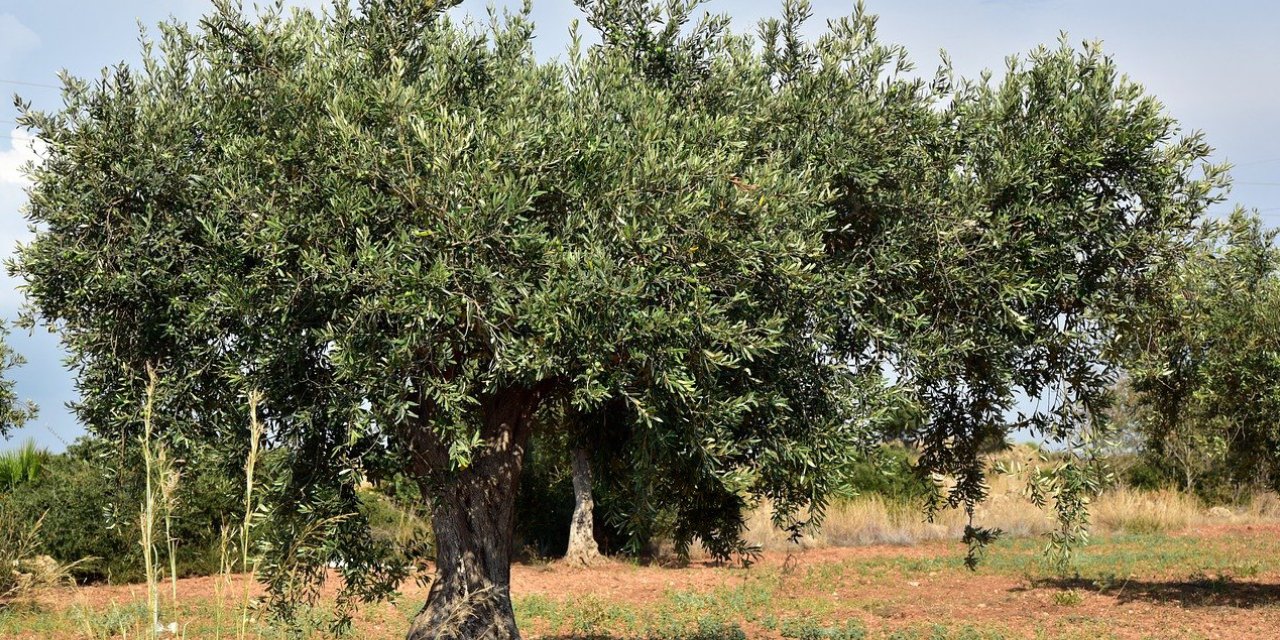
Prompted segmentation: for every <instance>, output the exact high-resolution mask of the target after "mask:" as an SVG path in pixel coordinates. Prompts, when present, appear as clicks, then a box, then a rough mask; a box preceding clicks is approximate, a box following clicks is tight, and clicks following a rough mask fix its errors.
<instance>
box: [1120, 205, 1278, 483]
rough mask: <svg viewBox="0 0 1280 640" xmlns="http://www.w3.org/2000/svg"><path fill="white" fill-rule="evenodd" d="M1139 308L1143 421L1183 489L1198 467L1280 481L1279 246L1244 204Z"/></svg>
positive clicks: (1249, 479) (1137, 368)
mask: <svg viewBox="0 0 1280 640" xmlns="http://www.w3.org/2000/svg"><path fill="white" fill-rule="evenodd" d="M1168 283H1169V284H1168V286H1167V287H1164V288H1162V289H1161V290H1160V292H1159V294H1158V295H1156V296H1153V297H1152V298H1151V299H1149V300H1148V301H1147V304H1146V305H1144V306H1143V307H1142V314H1143V315H1144V317H1145V318H1146V321H1145V322H1144V323H1143V325H1142V330H1141V331H1137V332H1135V333H1134V334H1133V336H1132V340H1133V345H1132V347H1133V353H1132V359H1131V361H1130V362H1128V363H1127V366H1128V368H1129V369H1131V372H1132V373H1131V375H1132V386H1133V389H1134V391H1135V392H1136V394H1135V405H1136V407H1135V408H1136V409H1138V411H1139V415H1140V417H1141V418H1142V419H1141V420H1140V421H1139V422H1140V424H1139V425H1138V428H1139V429H1140V430H1141V433H1142V435H1143V439H1144V441H1145V442H1146V443H1147V446H1148V447H1150V448H1151V453H1152V454H1153V457H1154V458H1155V459H1156V461H1158V462H1159V461H1164V463H1165V465H1167V466H1169V467H1171V469H1170V471H1172V472H1174V473H1175V474H1176V475H1177V476H1178V479H1179V480H1180V481H1181V483H1182V484H1183V486H1184V488H1186V489H1187V490H1189V491H1190V490H1196V489H1200V490H1205V489H1208V487H1200V486H1197V485H1198V483H1199V480H1200V479H1201V476H1207V477H1218V478H1221V480H1223V481H1225V482H1226V483H1229V484H1232V485H1235V486H1237V487H1241V486H1243V487H1254V486H1257V485H1262V486H1266V487H1269V488H1272V489H1280V425H1278V424H1277V423H1276V419H1275V417H1276V415H1278V414H1280V383H1278V382H1277V381H1280V248H1278V247H1277V246H1276V232H1275V231H1274V230H1267V229H1265V228H1264V227H1263V226H1262V222H1261V220H1260V219H1258V218H1257V217H1256V216H1251V215H1248V214H1246V213H1244V212H1243V211H1237V212H1235V213H1234V214H1233V215H1232V216H1231V217H1230V218H1228V219H1226V220H1221V221H1214V222H1212V223H1209V224H1206V225H1205V226H1204V228H1203V229H1201V230H1200V232H1199V234H1198V235H1197V238H1196V242H1195V244H1194V246H1193V250H1192V251H1191V252H1190V253H1189V254H1188V256H1187V258H1186V259H1185V260H1184V261H1182V262H1180V263H1179V264H1177V265H1176V267H1175V268H1174V269H1172V273H1171V274H1170V277H1169V280H1168Z"/></svg>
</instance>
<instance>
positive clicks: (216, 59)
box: [14, 1, 878, 638]
mask: <svg viewBox="0 0 1280 640" xmlns="http://www.w3.org/2000/svg"><path fill="white" fill-rule="evenodd" d="M531 34H532V30H531V25H530V24H529V22H528V21H527V19H526V17H525V15H523V14H517V15H508V16H506V17H505V18H495V19H494V21H493V24H492V30H491V32H489V33H473V32H472V31H470V30H468V29H464V28H461V27H459V26H457V25H455V24H453V23H452V22H451V21H450V20H449V19H448V18H447V17H446V16H445V15H444V14H443V13H442V12H441V10H440V9H439V8H438V7H435V6H433V5H432V3H421V2H393V1H382V2H372V1H371V2H367V3H363V4H362V6H361V7H360V8H359V10H349V9H347V8H346V7H345V6H343V5H341V4H340V5H338V6H336V7H335V8H334V10H333V13H332V15H317V14H314V13H309V12H296V13H291V14H289V15H284V14H282V13H281V12H280V11H268V12H266V13H264V14H263V15H260V16H248V15H245V14H242V13H241V12H240V11H239V10H238V9H236V8H234V7H232V6H230V5H229V4H227V3H220V4H219V5H218V7H217V9H216V10H215V11H214V12H213V13H212V14H211V15H210V16H208V17H207V18H205V19H204V20H203V21H202V22H201V23H200V26H199V28H198V29H194V30H193V29H188V28H186V27H183V26H181V25H176V24H166V25H162V27H161V29H160V35H159V39H158V42H156V43H155V44H154V45H152V44H148V47H147V50H148V55H147V56H146V57H145V60H144V63H143V65H142V68H141V69H132V68H127V67H123V66H121V67H117V68H115V69H113V70H111V71H109V72H107V73H105V74H104V75H103V77H102V78H101V79H100V80H97V81H94V82H88V81H83V80H78V79H73V78H67V79H66V89H65V92H64V95H65V100H66V106H65V107H64V108H63V109H62V110H61V111H59V112H57V113H48V114H45V113H36V112H27V113H25V114H24V115H23V116H22V118H23V122H24V123H25V124H27V125H28V126H31V127H33V128H34V129H35V130H36V131H37V132H38V135H39V136H40V138H41V139H42V140H45V141H47V142H48V143H49V145H50V146H49V151H48V154H47V157H46V158H45V160H44V161H43V163H42V164H41V165H40V166H39V167H38V168H36V170H35V171H34V173H33V179H34V186H33V187H32V189H31V204H30V211H31V213H30V218H31V220H32V221H33V222H36V223H37V224H39V225H40V231H39V233H38V235H37V237H36V239H35V240H34V241H33V242H32V243H31V244H30V245H28V246H26V247H24V248H23V249H22V251H21V253H20V255H19V257H18V259H17V261H16V263H15V266H14V269H15V271H16V272H17V273H18V274H20V275H21V276H22V277H23V278H25V279H26V281H27V293H28V296H29V298H30V300H31V302H32V304H33V306H34V309H35V311H34V314H33V317H32V320H33V321H36V320H37V319H39V320H43V321H45V322H48V323H51V324H53V325H54V326H55V327H56V329H57V330H58V331H59V332H60V334H61V336H62V339H63V340H64V342H65V343H66V344H67V346H68V347H69V349H70V351H71V353H72V357H73V359H74V363H75V365H76V367H77V384H78V387H79V389H80V391H81V394H82V398H83V399H82V401H81V402H80V403H79V405H78V406H77V410H78V411H79V414H80V415H81V417H82V418H83V419H84V420H85V422H86V423H87V424H88V425H89V426H90V428H92V429H93V430H95V431H98V432H102V433H110V434H120V433H122V432H123V433H129V432H132V431H135V430H137V429H138V428H139V420H138V416H137V407H138V405H139V404H140V399H141V397H142V394H143V389H144V386H145V379H146V370H147V369H148V367H154V368H155V369H156V370H157V371H158V372H159V375H160V377H161V378H162V383H161V385H160V389H159V391H158V397H157V398H156V401H155V422H156V431H157V433H158V434H161V433H162V434H167V436H166V437H169V438H171V439H172V440H174V441H175V442H178V443H181V442H200V443H206V444H207V443H211V442H221V443H224V444H223V445H222V446H223V447H224V448H225V449H227V450H229V451H236V450H240V451H243V450H244V449H245V448H247V446H248V445H247V443H248V441H249V436H248V432H247V431H248V428H249V427H248V422H249V421H248V416H247V408H246V405H247V400H246V397H247V395H248V394H250V393H253V394H255V396H256V395H258V394H260V395H261V401H260V402H259V403H258V404H257V407H258V411H259V414H260V415H259V416H258V417H259V418H260V419H261V420H262V422H263V423H264V424H265V425H266V426H267V442H268V445H267V446H269V447H271V448H272V449H274V450H276V452H277V453H278V454H279V456H280V458H281V459H282V461H281V462H280V464H281V465H282V466H283V467H284V469H285V470H286V471H285V473H283V474H282V477H281V479H280V480H279V482H278V483H277V484H275V485H273V486H271V487H269V488H268V496H267V503H266V504H265V505H264V510H265V513H266V515H267V517H268V518H269V519H270V522H269V523H268V525H267V526H264V527H263V531H264V533H263V537H264V538H265V542H266V544H267V546H268V550H269V551H273V552H274V554H273V555H270V556H269V559H268V560H267V561H265V563H264V568H265V571H266V574H267V577H268V582H269V587H270V589H271V592H272V594H273V595H275V596H277V597H281V598H283V599H285V600H286V602H287V601H288V600H290V599H292V598H294V597H297V596H301V595H306V594H307V593H308V590H307V589H306V588H300V587H299V586H298V585H295V584H290V583H288V582H287V581H286V578H288V577H291V576H292V577H295V578H296V577H299V576H302V577H311V578H318V577H320V576H321V575H323V573H322V571H323V567H324V563H325V561H327V560H334V559H337V560H341V561H342V562H341V566H343V567H344V568H343V569H342V571H343V573H344V577H345V585H346V588H347V591H348V592H349V593H351V594H356V593H360V594H364V595H381V594H385V593H386V592H387V589H389V588H391V587H390V585H393V584H394V582H395V581H396V580H397V579H399V578H400V577H402V571H401V569H400V568H398V567H395V566H391V565H387V564H385V563H383V562H381V561H380V559H379V558H378V557H377V554H375V553H373V552H374V551H376V549H374V548H372V547H371V546H370V545H369V544H367V542H366V541H365V540H364V537H363V532H364V529H365V527H364V526H363V523H362V522H361V521H360V519H359V517H358V516H354V515H352V514H354V513H356V508H355V506H356V500H357V494H356V492H355V488H356V486H357V483H358V480H359V478H358V477H357V476H358V473H355V472H360V473H364V474H375V473H378V472H379V471H380V470H385V469H394V470H399V471H403V472H405V473H407V474H409V475H411V476H412V477H414V478H415V479H416V480H417V482H418V483H419V484H420V486H421V489H422V494H423V495H424V496H428V497H429V499H430V502H431V504H430V509H431V514H432V520H433V526H434V529H435V553H436V562H437V568H438V569H437V574H436V576H435V580H434V582H433V584H432V587H431V591H430V595H429V599H428V603H427V605H426V607H425V608H424V609H423V611H422V613H421V614H420V615H419V616H418V617H417V619H416V620H415V621H414V623H413V626H412V629H411V631H410V636H411V637H414V638H437V637H458V638H499V637H504V638H505V637H516V636H517V632H516V630H515V622H514V617H513V613H512V610H511V601H510V595H509V560H510V557H509V555H510V546H511V532H512V527H513V513H514V511H513V500H514V497H515V491H516V486H517V479H518V476H519V474H520V470H521V464H522V460H523V454H524V450H525V446H526V443H527V442H528V440H529V437H530V435H531V432H532V430H533V428H534V425H535V424H537V420H536V416H537V414H538V412H539V411H540V410H542V409H544V408H547V407H552V406H555V405H568V406H571V407H576V408H578V409H582V410H590V409H593V408H596V407H599V406H602V405H603V404H604V403H606V402H608V401H610V400H618V401H620V402H621V404H622V405H623V406H624V412H625V414H626V415H628V416H629V417H630V424H628V425H626V431H627V433H626V436H625V437H626V438H627V439H628V441H629V442H630V443H632V444H633V446H632V447H631V450H630V451H629V454H628V455H632V456H634V457H635V459H636V461H637V462H636V468H637V469H638V470H640V471H642V472H644V473H647V474H649V475H650V476H651V477H655V476H661V477H663V478H664V479H665V483H666V484H665V490H666V495H668V496H669V497H670V498H671V499H672V500H674V501H676V502H677V503H678V504H676V505H675V509H676V511H677V512H678V513H679V514H680V515H681V516H682V517H683V524H682V525H681V527H680V529H679V535H680V536H681V537H682V538H683V539H684V540H685V541H686V544H687V540H689V539H692V538H694V537H697V538H700V539H701V540H702V541H703V542H704V543H705V544H706V545H707V546H708V548H710V549H712V550H713V551H715V552H716V553H720V554H728V553H731V552H732V551H735V550H737V549H739V548H740V543H739V542H738V538H739V535H738V534H739V533H740V531H741V528H742V521H743V515H742V514H743V512H744V510H745V509H746V508H747V507H748V506H749V505H750V504H751V502H750V501H751V500H754V499H755V498H757V497H765V498H768V499H770V500H771V502H772V504H774V505H775V506H776V507H777V508H778V509H779V514H780V515H779V517H780V521H783V520H788V519H790V518H791V516H795V517H799V515H800V514H799V509H800V507H801V506H818V507H820V505H821V504H822V502H821V501H822V496H823V495H825V493H826V492H827V491H828V490H829V486H828V484H829V483H830V482H831V479H830V474H828V473H826V472H824V469H828V468H833V467H834V466H835V465H834V464H832V463H833V462H834V459H835V457H837V456H839V455H841V454H842V450H843V447H845V446H846V444H845V443H847V442H848V441H849V440H850V439H851V435H850V434H851V432H853V431H854V430H856V429H857V428H858V423H857V422H856V421H853V420H849V419H847V418H848V416H849V415H850V411H849V410H848V408H849V407H850V406H851V405H852V403H853V400H854V399H855V398H857V397H859V395H860V392H859V391H858V389H859V388H860V387H868V388H871V387H873V386H874V385H873V384H872V382H860V380H861V379H862V378H861V377H857V376H853V375H851V374H850V372H849V370H848V369H847V368H846V367H845V366H844V365H843V364H842V363H840V362H837V361H835V360H833V359H831V358H829V357H825V354H823V353H822V351H821V345H822V344H823V340H822V339H821V337H820V336H818V335H817V334H816V332H817V331H818V330H819V327H817V326H815V325H814V323H813V322H812V321H811V314H809V313H807V312H806V311H805V303H806V302H809V301H815V300H822V299H824V297H826V296H828V293H827V291H826V287H825V274H824V272H823V271H822V270H821V269H820V268H818V264H819V263H820V262H821V261H822V260H823V259H824V256H825V252H824V234H825V231H826V229H827V228H828V226H829V215H828V209H827V207H826V202H825V201H826V198H827V195H828V194H827V193H826V190H825V188H824V187H823V186H822V184H821V183H820V182H815V181H814V180H812V179H811V176H810V175H809V174H808V172H806V171H796V170H794V168H793V167H792V166H790V162H789V159H788V158H785V157H783V156H782V155H780V154H776V153H774V152H772V151H771V150H770V149H768V148H766V147H764V146H762V145H761V144H760V143H759V142H757V141H753V140H751V139H750V138H749V137H748V135H747V134H748V133H749V132H750V131H752V130H753V129H754V128H755V126H756V124H757V123H755V122H753V121H751V120H750V119H749V116H748V115H746V114H744V115H743V116H739V117H721V116H720V115H719V114H718V113H713V112H711V111H708V110H704V109H700V108H696V106H695V105H689V104H686V103H678V102H677V100H676V97H675V96H674V95H673V91H672V90H671V89H668V88H664V87H659V86H656V85H651V84H647V83H638V82H635V76H636V74H635V71H634V68H633V65H632V64H631V60H629V59H627V58H624V57H622V56H619V55H616V52H614V51H611V50H606V49H597V50H592V51H589V52H587V51H578V52H574V53H572V54H571V58H570V60H569V61H568V62H566V63H563V64H559V63H542V62H539V61H537V60H535V59H534V57H533V54H532V51H531V48H530V46H529V43H530V38H531ZM735 55H745V49H744V50H742V51H740V52H738V53H737V54H735ZM757 73H758V74H759V75H760V76H761V80H760V81H758V82H757V83H756V87H755V89H754V90H755V91H762V90H764V89H766V88H767V84H764V82H763V80H762V79H763V72H757ZM877 376H878V374H867V375H866V376H863V377H865V378H867V379H868V380H871V379H874V378H875V377H877ZM312 539H316V540H318V539H323V540H325V541H326V542H325V544H324V545H322V546H321V547H320V548H319V549H312V548H308V546H307V545H306V544H298V542H299V541H301V542H305V541H308V540H312Z"/></svg>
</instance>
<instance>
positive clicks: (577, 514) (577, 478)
mask: <svg viewBox="0 0 1280 640" xmlns="http://www.w3.org/2000/svg"><path fill="white" fill-rule="evenodd" d="M593 508H595V500H594V499H593V498H592V495H591V456H590V455H589V454H588V453H587V450H586V449H583V448H581V447H578V448H575V449H574V450H573V521H572V522H571V523H570V525H569V550H568V552H566V553H565V556H564V558H565V561H567V562H569V563H572V564H579V565H583V566H590V565H592V564H596V563H598V562H599V561H600V560H601V556H600V546H599V545H597V544H596V534H595V521H594V519H593V518H592V513H591V511H592V509H593Z"/></svg>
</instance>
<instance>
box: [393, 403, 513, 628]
mask: <svg viewBox="0 0 1280 640" xmlns="http://www.w3.org/2000/svg"><path fill="white" fill-rule="evenodd" d="M537 401H538V394H537V393H536V392H533V391H527V390H515V391H509V392H505V393H502V394H496V395H494V396H492V397H490V398H486V399H484V400H482V402H481V406H480V410H481V415H482V416H483V420H484V426H483V431H482V436H483V437H484V438H485V444H486V446H485V447H483V448H482V449H481V450H479V451H478V452H476V456H475V457H474V458H473V460H472V461H471V464H470V466H468V467H467V468H466V469H461V470H456V471H453V472H449V473H447V474H446V475H444V476H443V477H444V480H443V481H431V480H429V479H424V480H423V481H422V490H423V494H424V495H428V496H430V498H431V499H432V510H431V518H432V528H433V529H434V530H435V535H436V576H435V579H434V581H433V582H432V584H431V591H430V593H429V595H428V596H427V603H426V605H425V606H423V608H422V610H421V611H420V612H419V613H418V615H417V616H416V617H415V618H414V620H413V624H412V625H410V628H409V634H408V639H409V640H519V638H520V633H519V631H517V630H516V619H515V613H514V611H513V610H512V608H511V546H512V535H513V531H514V528H515V496H516V487H517V486H518V483H519V479H520V469H521V466H522V464H523V462H524V454H525V449H526V445H527V443H528V440H529V428H530V424H529V421H530V418H531V416H532V413H533V411H534V409H536V407H537ZM423 441H424V440H419V442H423ZM428 444H431V445H434V446H429V447H425V448H420V449H419V451H420V452H421V454H422V455H421V456H420V458H419V460H420V462H421V463H422V464H423V465H424V468H429V469H431V470H432V472H433V473H431V474H429V475H431V476H434V477H436V478H439V477H441V475H440V474H439V472H438V470H439V469H447V468H448V467H447V465H448V452H447V448H444V447H443V443H428ZM424 449H425V450H424ZM442 465H444V466H442Z"/></svg>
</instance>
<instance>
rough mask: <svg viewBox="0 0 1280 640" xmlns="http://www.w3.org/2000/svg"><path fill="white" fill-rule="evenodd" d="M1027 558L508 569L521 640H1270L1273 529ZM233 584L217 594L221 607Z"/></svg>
mask: <svg viewBox="0 0 1280 640" xmlns="http://www.w3.org/2000/svg"><path fill="white" fill-rule="evenodd" d="M1040 544H1042V543H1041V542H1039V541H1034V540H1026V541H1015V542H1010V543H1002V546H1000V547H997V548H995V549H993V550H992V552H991V554H990V555H989V557H988V560H987V562H986V564H984V565H983V566H982V567H981V568H979V570H977V571H976V572H970V571H967V570H965V569H963V567H962V566H961V562H960V559H961V557H962V555H963V552H964V549H963V547H962V545H960V544H959V543H958V542H939V543H930V544H922V545H919V546H912V547H899V546H872V547H857V548H825V549H808V550H797V551H795V552H793V553H768V554H765V555H764V556H763V557H762V558H761V559H760V561H759V562H757V563H756V564H754V565H753V566H752V567H750V568H746V569H744V568H741V567H728V566H717V565H715V564H713V563H710V562H705V561H697V562H692V563H690V564H689V565H687V566H684V567H679V568H670V567H662V566H640V565H637V564H631V563H622V562H613V563H610V564H606V565H604V566H597V567H591V568H578V567H569V566H565V565H560V564H556V563H552V564H545V565H531V564H518V565H516V566H515V567H514V568H513V572H512V573H513V575H512V591H513V596H514V598H515V601H516V608H517V613H518V615H519V616H520V617H521V624H522V627H523V629H524V631H525V635H526V636H527V637H534V638H537V637H543V638H568V637H587V636H590V637H604V638H624V637H642V636H646V635H654V634H653V632H652V631H651V629H653V628H656V627H654V625H655V624H661V623H663V621H664V620H668V619H677V618H678V619H686V618H687V620H690V621H697V620H701V619H702V618H704V617H707V616H711V617H713V618H715V619H717V620H726V621H729V622H732V623H733V624H734V625H737V626H738V627H739V628H741V629H742V630H743V631H744V632H745V634H746V636H747V637H749V638H757V637H761V638H779V637H787V635H788V634H786V628H785V622H786V621H787V620H792V619H804V620H808V621H811V626H818V627H821V626H827V625H843V624H846V623H847V622H848V621H850V620H852V621H856V622H855V624H858V625H859V627H860V628H862V629H864V630H865V632H866V637H871V638H876V637H892V638H917V637H918V638H930V639H932V638H944V639H945V638H953V637H954V638H961V637H963V638H970V637H974V638H979V637H980V638H1089V639H1090V640H1093V639H1095V638H1120V639H1126V640H1127V639H1139V638H1161V639H1163V638H1223V639H1228V640H1233V639H1241V640H1243V639H1246V638H1249V639H1253V638H1280V525H1249V526H1243V525H1235V526H1232V525H1222V526H1213V527H1203V528H1197V529H1194V530H1190V531H1187V532H1183V533H1180V534H1170V535H1149V536H1129V537H1125V536H1119V537H1116V538H1114V539H1108V540H1102V541H1099V542H1098V543H1097V544H1095V545H1094V546H1092V547H1090V548H1089V550H1088V551H1086V553H1085V555H1084V556H1082V560H1081V561H1080V563H1079V564H1078V568H1077V570H1076V572H1075V573H1074V574H1071V575H1069V576H1068V577H1061V576H1060V575H1058V574H1054V573H1051V572H1048V571H1046V570H1045V569H1043V565H1042V564H1041V563H1040V561H1039V558H1040V554H1039V551H1038V548H1039V547H1038V545H1040ZM216 584H217V579H216V578H191V579H184V580H180V581H179V583H178V592H179V593H178V602H180V603H183V605H182V606H183V608H184V609H185V610H186V611H187V614H186V615H187V616H188V617H189V618H204V619H205V620H204V621H203V622H201V623H197V624H194V625H193V624H191V623H190V622H188V623H187V624H188V627H189V628H188V631H187V634H186V637H188V638H200V637H212V636H211V635H209V636H206V633H207V631H202V629H206V628H207V625H208V624H210V623H208V620H207V619H208V618H210V617H211V615H212V614H210V613H209V611H211V610H215V609H216V607H214V606H213V605H212V604H210V603H213V602H215V598H216V593H217V590H216V588H215V585H216ZM242 584H243V583H237V584H234V585H232V588H231V589H229V590H227V589H224V594H226V596H225V597H226V598H229V599H230V602H234V601H235V600H234V599H235V597H236V596H238V595H239V594H240V593H241V592H240V589H241V585H242ZM167 589H168V587H167V585H165V590H166V592H167ZM332 590H333V586H332V585H330V586H329V587H328V588H327V589H326V594H325V595H326V597H327V596H330V595H331V594H332ZM254 591H255V592H256V587H254ZM425 595H426V591H425V589H424V588H423V587H421V586H419V585H415V584H412V583H409V584H406V585H405V586H404V588H403V589H402V596H401V597H400V598H398V599H396V600H395V601H394V602H391V603H382V604H375V605H368V606H366V607H364V608H362V609H361V610H360V612H359V614H358V615H357V616H356V619H355V625H356V629H357V633H356V635H355V637H359V638H363V639H368V640H373V639H381V638H396V637H402V634H403V632H404V629H405V628H406V626H407V623H408V620H409V619H410V618H411V617H412V615H413V613H414V611H415V610H416V608H417V607H418V606H419V605H420V603H421V602H422V600H423V598H425ZM145 597H146V588H145V586H144V585H129V586H89V587H81V588H78V589H74V590H71V589H68V590H66V591H65V592H58V593H52V594H49V595H48V596H47V597H46V598H45V600H44V602H43V603H42V604H41V606H39V607H37V608H36V609H35V610H33V611H32V612H29V613H25V614H15V615H19V616H20V615H29V616H45V617H50V616H51V617H53V618H61V619H63V620H70V619H74V618H76V615H72V614H77V615H79V616H80V618H79V619H81V620H82V621H83V623H67V624H65V625H60V624H57V623H56V622H54V621H44V620H26V621H25V622H24V619H22V618H20V617H18V618H13V619H11V620H9V621H8V622H7V623H4V622H3V621H0V637H16V638H44V637H50V638H52V637H58V638H60V637H112V636H113V635H116V634H114V633H113V632H112V630H111V624H110V623H109V622H106V623H104V622H102V620H100V619H98V618H94V617H93V616H99V618H101V617H102V616H105V615H106V614H105V613H102V612H105V611H108V610H110V609H112V608H113V607H114V608H119V607H121V606H123V605H125V604H128V603H134V604H133V605H130V606H135V607H136V603H140V602H144V601H145ZM224 602H225V600H224ZM584 603H585V604H584ZM230 606H233V605H230ZM86 612H88V613H89V614H91V615H87V614H86ZM682 616H684V617H683V618H682ZM587 618H589V619H587ZM46 622H47V624H46ZM780 623H783V624H780ZM201 624H204V625H205V626H201ZM120 627H121V629H122V630H123V629H124V625H123V624H121V625H120ZM646 630H649V631H646ZM970 632H972V634H971V635H964V634H965V633H970ZM315 633H316V635H319V634H320V632H319V631H318V630H317V631H316V632H315ZM895 634H896V635H895ZM975 634H976V635H975ZM129 635H130V636H132V635H133V634H132V633H130V634H129ZM271 635H272V634H270V633H268V634H264V635H263V636H262V637H271ZM789 635H791V636H792V637H794V636H795V634H794V633H792V634H789ZM222 637H227V636H226V634H225V633H224V634H223V636H222ZM821 637H830V636H821ZM848 637H861V636H856V635H855V636H848Z"/></svg>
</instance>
